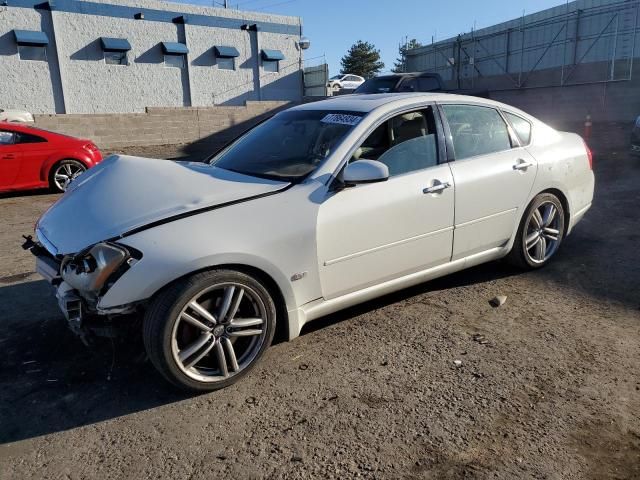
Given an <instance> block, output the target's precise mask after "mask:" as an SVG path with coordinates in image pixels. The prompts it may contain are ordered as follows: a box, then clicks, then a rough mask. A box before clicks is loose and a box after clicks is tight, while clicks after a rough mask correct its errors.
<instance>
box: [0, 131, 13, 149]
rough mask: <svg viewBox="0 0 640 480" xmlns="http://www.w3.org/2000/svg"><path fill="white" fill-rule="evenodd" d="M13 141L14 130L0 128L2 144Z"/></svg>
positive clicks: (0, 142) (8, 143)
mask: <svg viewBox="0 0 640 480" xmlns="http://www.w3.org/2000/svg"><path fill="white" fill-rule="evenodd" d="M12 143H13V132H7V131H5V130H0V145H11V144H12Z"/></svg>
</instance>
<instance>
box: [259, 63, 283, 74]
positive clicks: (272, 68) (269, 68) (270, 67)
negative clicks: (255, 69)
mask: <svg viewBox="0 0 640 480" xmlns="http://www.w3.org/2000/svg"><path fill="white" fill-rule="evenodd" d="M262 68H264V71H265V72H274V73H278V72H279V71H280V61H279V60H263V61H262Z"/></svg>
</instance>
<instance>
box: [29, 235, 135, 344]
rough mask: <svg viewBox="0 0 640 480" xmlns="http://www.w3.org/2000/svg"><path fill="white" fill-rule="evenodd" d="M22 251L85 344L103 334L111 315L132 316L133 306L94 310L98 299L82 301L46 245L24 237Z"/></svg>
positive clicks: (83, 298) (81, 296)
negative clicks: (89, 336) (92, 336)
mask: <svg viewBox="0 0 640 480" xmlns="http://www.w3.org/2000/svg"><path fill="white" fill-rule="evenodd" d="M23 248H24V249H25V250H30V251H31V253H32V254H33V255H34V256H35V257H36V272H38V273H39V274H40V275H41V276H42V277H43V278H44V279H45V280H46V281H47V282H49V283H50V284H51V285H52V286H53V288H54V289H55V295H56V299H57V301H58V306H59V307H60V310H61V311H62V313H63V314H64V316H65V318H66V320H67V323H68V326H69V328H70V329H71V330H72V331H73V332H74V333H75V334H76V335H78V336H80V338H81V339H82V340H83V341H84V342H85V343H87V334H88V333H90V332H92V333H95V330H97V329H100V330H102V331H104V328H103V327H104V325H102V324H103V323H104V322H105V321H108V320H109V318H110V316H111V315H122V314H126V313H131V312H132V311H133V310H134V309H135V306H134V305H130V306H126V307H121V308H117V309H110V310H108V311H103V310H101V309H99V308H97V301H98V300H99V298H95V299H91V298H85V297H83V295H82V292H79V291H78V290H76V289H74V287H73V286H71V285H70V284H68V283H67V282H65V281H64V279H63V278H62V276H61V273H60V272H61V265H62V261H61V260H60V259H59V256H55V254H54V253H52V252H51V251H50V250H49V248H50V247H49V246H48V245H46V244H44V245H43V244H40V243H37V242H34V241H33V240H32V239H31V238H30V237H27V239H26V242H25V243H24V245H23ZM100 317H102V319H103V320H102V321H99V318H100Z"/></svg>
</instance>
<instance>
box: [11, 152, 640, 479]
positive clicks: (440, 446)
mask: <svg viewBox="0 0 640 480" xmlns="http://www.w3.org/2000/svg"><path fill="white" fill-rule="evenodd" d="M151 151H153V152H155V153H154V154H155V155H157V156H162V151H161V149H158V147H155V149H151ZM165 153H166V155H165V157H170V156H174V154H173V152H172V151H166V152H165ZM596 175H597V190H596V201H595V205H594V207H593V209H592V210H591V211H590V212H589V213H588V215H587V217H586V218H585V219H584V220H583V222H582V223H581V224H579V225H578V227H577V229H576V230H575V231H574V233H573V234H572V235H571V236H570V237H569V238H567V239H566V242H565V243H564V245H563V247H562V249H561V250H560V252H559V253H558V255H557V257H556V258H555V259H554V261H553V262H552V263H551V264H550V265H549V266H548V267H547V268H545V269H543V270H541V271H537V272H527V273H523V272H520V271H517V270H514V269H511V268H510V267H507V266H506V265H504V264H502V263H499V262H496V263H490V264H487V265H483V266H480V267H476V268H473V269H471V270H468V271H465V272H460V273H458V274H454V275H451V276H449V277H446V278H443V279H440V280H436V281H432V282H429V283H426V284H424V285H421V286H419V287H416V288H412V289H409V290H406V291H403V292H400V293H397V294H394V295H389V296H386V297H384V298H382V299H379V300H377V301H374V302H369V303H367V304H365V305H362V306H359V307H356V308H352V309H349V310H347V311H345V312H341V313H340V314H337V315H333V316H330V317H328V318H325V319H321V320H318V321H316V322H315V323H313V324H311V325H310V327H311V328H307V329H305V333H304V334H303V335H302V336H301V337H300V338H298V339H296V340H294V341H293V342H288V343H279V344H277V345H274V346H273V347H272V348H271V349H269V351H267V353H266V355H265V357H264V358H263V360H262V362H261V364H260V365H259V366H258V367H257V368H256V369H255V370H254V371H253V373H252V374H251V375H249V376H248V377H247V378H245V379H244V380H243V381H242V382H241V383H240V384H237V385H234V386H232V387H230V388H227V389H226V390H223V391H220V392H216V393H211V394H207V395H200V396H187V395H184V394H181V393H177V392H176V391H174V390H172V388H171V387H169V386H168V385H167V384H165V383H164V381H163V380H161V379H160V377H159V376H158V375H157V374H156V373H155V372H154V371H153V369H152V367H151V365H150V364H149V363H148V362H147V361H146V360H145V358H144V355H143V354H141V350H140V341H139V339H137V338H136V339H131V340H130V341H128V342H126V343H122V342H117V343H114V344H113V345H112V344H110V343H108V342H107V343H105V344H103V345H100V346H99V347H98V348H96V349H95V350H89V349H87V348H86V347H84V346H83V345H82V344H81V343H80V342H79V341H78V340H77V339H75V338H74V337H73V335H72V334H71V333H70V332H69V331H68V330H67V329H66V327H65V325H64V322H63V319H62V316H61V314H60V313H59V312H58V309H57V307H56V304H55V299H54V297H53V295H52V292H51V291H50V290H49V287H48V286H47V285H46V284H45V282H44V281H42V280H40V279H39V277H38V276H37V275H35V274H33V273H32V272H33V267H34V265H33V263H34V262H33V259H32V258H30V256H29V254H27V253H25V252H22V251H21V250H20V248H19V244H20V241H19V237H20V235H21V234H23V233H29V232H30V231H31V230H32V227H33V224H34V222H35V220H36V218H37V217H38V215H39V214H40V213H41V212H42V211H44V210H45V209H46V208H47V206H48V205H50V204H51V203H52V202H53V201H54V200H55V199H56V198H57V196H55V195H47V194H31V195H24V194H21V195H15V194H13V195H9V196H4V197H3V198H0V224H2V225H3V227H2V229H0V259H1V262H0V277H1V278H0V351H1V352H2V361H1V363H0V392H2V393H1V394H0V478H2V479H13V478H16V479H23V478H37V479H48V478H52V479H53V478H56V479H58V478H63V479H79V478H104V479H108V478H140V479H142V478H171V479H176V480H179V479H191V478H213V477H216V476H218V475H220V476H222V475H225V476H227V477H228V478H292V479H293V478H340V479H345V478H354V477H362V478H407V479H414V478H456V479H458V478H469V479H489V478H492V479H495V478H499V479H513V478H532V479H603V478H611V479H638V478H640V377H639V374H638V372H639V371H640V355H639V354H640V291H639V290H638V285H639V282H640V260H639V254H638V252H639V251H640V250H639V249H640V228H639V227H640V222H639V220H638V219H639V214H638V206H639V205H640V191H639V188H638V185H640V159H638V158H633V157H630V156H627V155H626V154H625V153H616V152H611V151H609V152H608V153H602V154H600V155H598V156H597V157H596ZM496 295H506V296H507V301H506V303H505V304H504V305H503V306H501V307H499V308H493V307H491V306H490V305H489V300H490V299H491V298H493V297H494V296H496ZM456 360H459V361H461V364H460V366H457V365H456V363H454V362H455V361H456Z"/></svg>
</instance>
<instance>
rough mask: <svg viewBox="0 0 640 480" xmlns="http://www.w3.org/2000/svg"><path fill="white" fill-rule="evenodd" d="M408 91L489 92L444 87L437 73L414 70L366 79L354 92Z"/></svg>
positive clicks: (459, 93) (482, 93)
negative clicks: (413, 71) (412, 71)
mask: <svg viewBox="0 0 640 480" xmlns="http://www.w3.org/2000/svg"><path fill="white" fill-rule="evenodd" d="M410 92H443V93H455V94H458V95H472V96H474V97H482V98H488V97H489V92H488V91H486V90H479V89H457V90H449V89H447V88H446V85H445V83H444V81H443V80H442V77H441V76H440V74H438V73H429V72H415V73H394V74H393V75H381V76H379V77H373V78H370V79H368V80H367V81H366V82H364V83H363V84H362V85H360V86H359V87H358V88H357V89H356V90H355V91H354V92H353V93H354V94H372V93H410Z"/></svg>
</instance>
